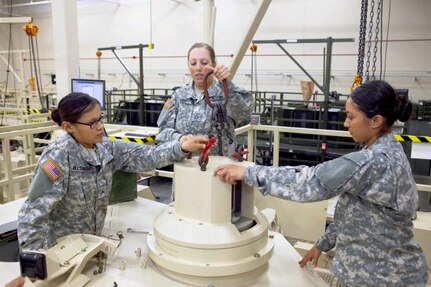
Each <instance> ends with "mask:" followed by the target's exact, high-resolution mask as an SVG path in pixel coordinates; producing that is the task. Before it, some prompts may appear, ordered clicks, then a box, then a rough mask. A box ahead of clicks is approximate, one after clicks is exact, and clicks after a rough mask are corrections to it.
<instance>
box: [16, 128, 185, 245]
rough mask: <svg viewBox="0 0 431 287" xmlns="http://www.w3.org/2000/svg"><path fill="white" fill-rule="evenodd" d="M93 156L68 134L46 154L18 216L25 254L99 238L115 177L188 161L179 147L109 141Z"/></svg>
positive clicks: (172, 144)
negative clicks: (70, 239) (80, 236)
mask: <svg viewBox="0 0 431 287" xmlns="http://www.w3.org/2000/svg"><path fill="white" fill-rule="evenodd" d="M94 151H95V153H93V154H94V155H95V156H93V155H92V153H91V152H89V150H88V149H85V148H84V147H82V146H81V145H80V144H79V143H77V142H76V141H75V140H74V139H73V137H71V136H70V135H69V134H65V135H64V136H61V137H59V138H57V139H56V140H55V141H53V142H52V143H51V144H50V145H49V146H48V147H47V148H46V149H45V150H44V152H43V154H42V155H41V157H40V159H39V162H38V165H37V166H36V169H35V174H34V177H33V180H32V182H31V185H30V187H29V190H28V198H27V200H26V201H25V203H24V204H23V206H22V208H21V210H20V212H19V214H18V239H19V242H20V245H21V248H23V249H31V250H37V249H39V248H42V249H46V248H49V247H51V246H53V245H54V244H55V243H56V239H57V238H59V237H61V236H65V235H68V234H72V233H89V234H96V235H98V234H100V232H101V231H102V228H103V224H104V220H105V216H106V210H107V205H108V199H109V193H110V191H111V181H112V174H113V173H114V172H115V171H117V170H120V169H121V170H124V171H129V172H137V171H148V170H152V169H154V168H156V167H162V166H165V165H168V164H171V163H173V162H174V161H177V160H181V159H183V158H184V157H185V156H186V154H185V153H183V152H182V151H181V146H180V143H179V142H178V141H172V142H169V143H166V144H163V145H158V146H148V145H139V144H136V143H129V142H123V141H112V140H110V139H104V140H103V141H102V142H100V143H97V144H96V145H95V148H94Z"/></svg>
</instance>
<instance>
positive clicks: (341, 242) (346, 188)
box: [214, 81, 428, 286]
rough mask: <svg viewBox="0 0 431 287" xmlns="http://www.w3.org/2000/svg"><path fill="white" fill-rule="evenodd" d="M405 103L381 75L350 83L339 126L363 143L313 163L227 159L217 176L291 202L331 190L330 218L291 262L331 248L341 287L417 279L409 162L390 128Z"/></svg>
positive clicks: (408, 107)
mask: <svg viewBox="0 0 431 287" xmlns="http://www.w3.org/2000/svg"><path fill="white" fill-rule="evenodd" d="M411 111H412V104H411V103H410V102H409V100H408V99H407V97H405V96H402V95H401V96H397V95H396V94H395V92H394V90H393V89H392V87H391V86H390V85H389V84H387V83H386V82H383V81H371V82H368V83H365V84H363V85H362V86H360V87H358V88H356V89H355V90H354V91H353V93H352V95H351V96H350V98H349V99H348V100H347V103H346V112H347V118H346V120H345V122H344V126H345V127H346V128H348V129H349V132H350V134H351V135H352V138H353V139H354V140H355V141H357V142H360V143H362V144H364V148H363V149H362V150H361V151H358V152H352V153H349V154H347V155H344V156H342V157H340V158H337V159H335V160H331V161H328V162H324V163H322V164H319V165H317V166H315V167H308V166H296V167H290V166H285V167H279V168H276V167H264V166H257V165H254V166H250V167H246V168H245V169H244V168H242V167H238V166H235V165H227V166H220V167H218V168H216V169H215V172H214V173H215V174H218V175H219V176H220V178H221V179H222V180H223V181H227V182H231V183H233V182H234V181H235V180H241V179H244V180H245V182H246V183H247V184H249V185H251V186H256V187H258V188H259V190H260V191H261V192H262V193H263V194H264V195H267V194H270V195H272V196H276V197H280V198H285V199H288V200H293V201H298V202H312V201H320V200H324V199H329V198H331V197H334V196H336V195H339V199H338V203H337V206H336V210H335V214H334V222H333V223H332V224H330V226H329V227H328V228H327V230H326V232H325V234H323V235H322V236H321V237H320V238H319V240H318V241H317V243H316V244H315V246H314V247H313V248H312V249H311V250H310V251H309V252H308V253H307V254H306V255H305V256H304V258H303V259H302V260H301V261H300V262H299V264H300V266H301V267H303V266H304V265H305V264H306V263H307V262H308V261H313V264H314V265H316V264H317V259H318V257H319V256H320V254H321V252H322V251H328V250H330V249H332V248H336V255H335V258H334V260H333V263H332V267H331V271H332V273H333V274H334V275H335V276H336V277H337V278H339V279H340V280H341V282H342V283H343V285H344V286H425V284H426V281H427V276H428V275H427V273H428V271H427V270H428V268H427V264H426V261H425V256H424V254H423V251H422V249H421V247H420V246H419V245H418V244H417V243H416V242H415V240H414V239H413V223H412V218H415V217H416V208H417V205H418V195H417V191H416V185H415V181H414V179H413V175H412V171H411V169H410V165H409V162H408V160H407V157H406V155H405V153H404V151H403V148H402V146H401V144H400V143H399V142H397V141H396V140H395V139H394V135H393V133H392V131H391V127H392V125H393V123H394V121H396V120H397V119H398V120H400V121H403V122H404V121H406V120H408V119H409V117H410V114H411Z"/></svg>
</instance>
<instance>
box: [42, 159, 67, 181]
mask: <svg viewBox="0 0 431 287" xmlns="http://www.w3.org/2000/svg"><path fill="white" fill-rule="evenodd" d="M42 169H43V170H44V171H45V173H46V174H47V175H48V176H49V178H50V179H51V180H52V181H56V180H57V179H58V178H59V177H60V176H61V175H62V174H63V173H62V172H61V169H60V168H59V167H58V166H57V165H56V164H55V163H54V161H53V160H52V159H48V160H47V161H46V162H44V163H43V164H42Z"/></svg>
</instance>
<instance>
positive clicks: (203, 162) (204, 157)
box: [198, 135, 216, 171]
mask: <svg viewBox="0 0 431 287" xmlns="http://www.w3.org/2000/svg"><path fill="white" fill-rule="evenodd" d="M215 142H216V138H215V136H213V135H210V137H209V140H208V143H207V145H206V146H205V147H204V148H203V149H202V150H201V153H200V154H199V159H198V163H199V166H200V167H201V170H202V171H206V170H207V164H208V154H209V152H210V149H211V146H212V145H213V144H214V143H215Z"/></svg>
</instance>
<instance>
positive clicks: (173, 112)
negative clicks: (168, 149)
mask: <svg viewBox="0 0 431 287" xmlns="http://www.w3.org/2000/svg"><path fill="white" fill-rule="evenodd" d="M171 101H172V103H173V105H172V106H170V107H169V106H167V105H166V104H165V105H163V109H162V111H161V113H160V116H159V119H158V120H157V126H158V127H159V134H158V135H157V136H156V140H157V141H159V142H168V141H171V140H178V139H179V138H180V137H181V136H182V134H181V133H179V132H178V131H177V130H176V129H175V123H176V120H177V114H178V105H177V104H176V102H177V93H176V92H174V93H173V94H172V98H171Z"/></svg>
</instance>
